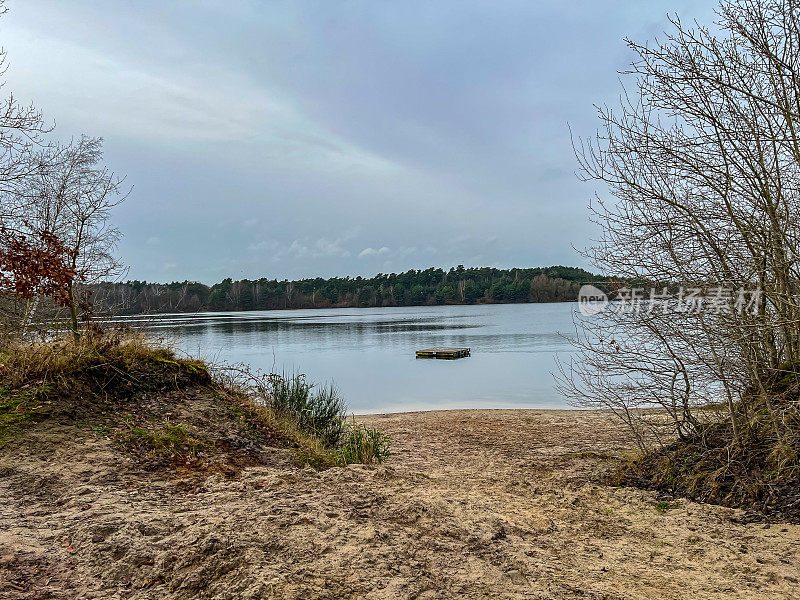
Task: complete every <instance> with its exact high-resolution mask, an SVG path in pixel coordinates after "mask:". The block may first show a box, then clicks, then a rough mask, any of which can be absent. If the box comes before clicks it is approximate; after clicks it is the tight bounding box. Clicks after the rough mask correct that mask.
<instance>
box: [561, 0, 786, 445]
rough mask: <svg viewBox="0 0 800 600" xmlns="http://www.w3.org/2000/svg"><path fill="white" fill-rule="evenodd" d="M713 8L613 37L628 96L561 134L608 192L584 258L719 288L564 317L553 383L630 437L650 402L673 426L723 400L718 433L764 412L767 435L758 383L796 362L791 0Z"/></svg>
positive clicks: (775, 414) (683, 428)
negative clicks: (705, 21) (700, 298)
mask: <svg viewBox="0 0 800 600" xmlns="http://www.w3.org/2000/svg"><path fill="white" fill-rule="evenodd" d="M717 14H718V23H717V28H716V29H713V30H712V29H711V28H709V27H704V26H701V25H698V24H693V25H691V26H689V25H686V24H684V23H682V22H681V21H680V19H679V18H677V17H672V18H671V19H670V21H671V24H672V29H671V31H670V32H668V33H667V34H666V37H665V38H664V39H663V40H662V41H657V42H654V43H652V44H641V43H637V42H634V41H630V40H628V42H627V43H628V45H629V47H630V48H631V49H632V50H633V51H634V52H635V53H636V54H637V57H638V58H637V60H636V61H635V62H634V63H633V65H632V68H631V70H630V71H628V72H626V73H625V75H626V76H628V77H629V78H630V79H633V81H634V86H635V93H629V92H628V91H625V92H624V93H623V95H622V98H621V103H620V106H618V107H616V108H614V109H611V108H609V107H599V108H598V115H599V118H600V120H601V122H602V128H601V130H600V132H599V133H598V134H597V136H596V137H595V138H593V139H591V140H588V141H584V142H581V143H579V144H577V145H576V150H577V154H578V158H579V161H580V164H581V167H582V172H583V175H584V178H585V179H586V180H589V181H597V182H600V183H602V184H604V186H605V187H606V189H607V190H608V191H609V192H610V195H611V199H610V200H602V199H599V198H598V200H597V202H596V203H594V204H593V206H592V211H593V217H594V219H595V220H596V222H597V223H598V224H599V225H600V227H601V230H602V232H603V233H602V236H601V239H600V240H599V241H598V243H597V245H596V246H595V247H594V248H592V249H591V250H589V251H588V253H587V254H588V256H589V257H590V258H591V260H592V262H593V263H594V265H595V266H596V267H597V268H598V269H600V270H601V271H602V272H604V273H607V274H609V275H614V276H617V277H619V278H620V279H621V280H624V281H644V282H648V284H649V285H653V286H654V287H655V288H656V289H658V288H659V286H662V285H663V286H669V288H670V290H674V289H675V286H677V285H679V284H683V285H686V286H688V287H697V288H702V289H706V290H707V289H708V288H715V289H720V290H731V291H732V292H733V294H732V295H731V296H730V297H728V298H729V300H730V301H729V302H728V303H727V305H726V307H723V308H722V310H719V307H717V308H718V310H715V311H711V310H702V309H701V310H686V306H685V304H683V303H682V302H681V300H682V299H681V298H679V297H678V296H676V294H674V293H670V294H664V298H663V299H662V300H661V301H659V302H657V301H656V299H655V298H653V299H652V300H651V299H650V298H646V299H645V300H644V301H643V302H642V303H641V304H640V306H639V309H638V310H619V309H620V307H621V304H620V303H612V304H611V305H610V307H611V309H609V310H605V311H603V312H602V313H600V314H599V315H594V316H590V317H585V318H579V320H578V323H577V324H578V331H577V336H576V347H577V350H578V354H577V359H576V360H575V361H573V362H572V363H571V364H570V365H566V366H564V367H563V377H562V378H561V381H560V383H561V387H562V390H563V391H564V392H565V393H566V394H568V395H569V396H570V397H572V398H574V399H576V400H577V401H578V402H580V403H582V404H584V405H591V406H602V407H606V408H612V409H613V410H614V411H615V412H616V413H617V414H619V415H621V416H622V417H623V418H624V419H625V420H626V421H627V422H628V423H629V424H630V425H631V427H632V429H633V431H634V432H635V433H636V436H637V439H638V440H639V441H640V443H642V445H644V444H645V440H647V439H651V437H650V436H651V434H653V433H656V434H657V433H659V432H660V431H661V429H660V425H661V424H663V418H662V417H661V416H659V417H658V418H657V419H655V420H654V416H653V414H652V413H649V412H648V411H647V410H641V409H646V408H648V407H653V406H659V407H662V408H664V409H666V412H667V414H668V415H669V416H670V419H669V424H670V430H671V432H677V433H678V434H679V435H681V436H686V435H691V434H693V433H695V432H697V431H698V429H699V428H700V426H701V424H702V423H703V422H705V421H707V419H708V418H709V414H708V411H710V410H712V409H713V410H715V411H717V409H718V408H719V407H720V406H722V407H725V410H724V412H725V414H726V417H725V418H726V419H727V420H728V421H729V422H730V426H731V429H732V432H733V437H734V439H739V438H740V437H741V436H742V435H746V434H747V430H748V428H750V426H751V423H752V418H753V417H754V413H755V412H758V413H759V414H762V413H764V412H765V413H766V414H767V416H766V417H765V418H767V419H768V420H769V421H770V422H771V423H772V425H773V427H772V429H773V430H774V435H775V437H776V440H777V441H778V442H780V440H781V436H782V432H783V428H784V424H785V423H786V421H785V420H784V419H782V414H781V413H780V411H781V410H783V408H781V407H778V406H774V405H773V404H772V403H771V400H770V395H769V393H768V391H769V390H770V388H771V386H772V384H773V383H774V381H775V380H776V377H779V376H780V374H781V373H786V372H791V373H795V372H797V370H798V365H800V327H798V324H800V306H798V302H797V294H798V288H799V287H800V286H798V283H800V270H799V267H800V263H798V259H799V256H798V252H799V251H800V245H799V244H798V241H799V240H800V220H799V219H798V216H799V215H800V2H798V1H797V0H723V2H722V4H721V5H720V8H719V10H718V13H717ZM741 290H749V292H750V294H751V295H750V296H749V300H748V305H747V306H744V307H742V306H739V307H737V306H735V304H736V301H737V300H736V297H735V294H736V293H737V292H740V291H741ZM726 297H727V296H726ZM762 409H764V410H763V411H762ZM792 410H793V409H792ZM717 412H718V411H717ZM659 415H663V412H661V413H659ZM656 423H658V424H659V427H656V425H655V424H656Z"/></svg>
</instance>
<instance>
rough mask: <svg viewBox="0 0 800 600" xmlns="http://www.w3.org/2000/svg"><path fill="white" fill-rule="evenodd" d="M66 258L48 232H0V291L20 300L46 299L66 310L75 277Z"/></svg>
mask: <svg viewBox="0 0 800 600" xmlns="http://www.w3.org/2000/svg"><path fill="white" fill-rule="evenodd" d="M69 257H70V253H69V250H68V249H67V248H66V247H65V246H64V243H63V242H62V241H61V240H59V239H58V238H57V237H56V236H55V235H54V234H53V233H51V232H49V231H41V232H37V233H34V234H30V235H23V234H21V233H16V232H13V231H9V230H7V229H5V228H0V291H1V292H4V293H9V294H13V295H14V296H16V297H18V298H23V299H30V298H33V297H34V296H49V297H51V298H53V300H55V302H56V303H58V304H60V305H61V306H68V305H69V303H70V298H69V287H70V285H71V284H72V281H73V280H74V279H75V276H76V273H75V271H74V270H73V269H72V268H71V267H70V265H69V263H70V261H69Z"/></svg>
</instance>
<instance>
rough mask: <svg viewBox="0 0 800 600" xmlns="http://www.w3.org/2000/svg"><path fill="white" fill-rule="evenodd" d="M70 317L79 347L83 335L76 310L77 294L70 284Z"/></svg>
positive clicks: (74, 337)
mask: <svg viewBox="0 0 800 600" xmlns="http://www.w3.org/2000/svg"><path fill="white" fill-rule="evenodd" d="M69 316H70V319H71V321H72V337H73V339H74V340H75V344H76V345H77V344H78V343H79V342H80V341H81V333H80V331H79V330H78V310H77V309H76V308H75V293H74V291H73V288H72V284H71V283H70V284H69Z"/></svg>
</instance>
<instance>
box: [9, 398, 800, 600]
mask: <svg viewBox="0 0 800 600" xmlns="http://www.w3.org/2000/svg"><path fill="white" fill-rule="evenodd" d="M361 420H362V421H364V422H367V423H369V424H374V425H377V426H379V427H380V428H382V429H384V430H385V431H387V432H389V433H391V434H392V435H393V437H394V440H395V443H394V450H395V452H396V455H395V456H394V457H393V458H392V459H391V460H390V461H389V462H388V463H387V464H386V465H385V466H381V467H376V468H371V467H362V466H351V467H348V468H334V469H330V470H327V471H324V472H315V471H313V470H311V469H309V468H306V469H298V468H296V467H293V466H292V463H291V461H290V456H289V454H288V453H287V451H282V450H269V451H267V453H266V454H265V455H264V461H263V462H264V464H263V465H258V466H251V467H247V468H246V469H244V470H243V471H242V472H241V473H240V474H239V475H238V476H236V477H235V478H233V479H225V478H224V477H223V476H221V475H219V474H214V475H211V476H209V477H207V478H204V479H201V480H192V479H186V478H185V477H181V476H179V475H180V474H178V473H159V474H152V473H145V472H142V471H141V470H137V469H136V468H135V465H134V464H132V459H131V458H129V457H126V456H124V455H121V454H120V453H119V452H117V451H116V450H114V449H112V448H111V447H110V444H109V442H108V441H107V440H106V439H104V438H102V437H100V436H97V435H94V436H86V437H84V438H83V439H80V440H76V439H75V436H74V435H73V436H68V435H65V436H64V442H63V445H61V446H60V450H59V451H58V452H57V453H56V456H52V455H49V454H48V455H45V454H43V453H42V452H40V451H39V449H37V445H36V440H35V437H32V438H31V441H30V442H29V444H28V446H27V450H26V451H25V452H23V453H22V454H20V453H19V452H16V453H15V455H14V456H9V455H3V456H1V457H0V475H2V478H0V597H3V598H15V597H26V598H44V597H52V598H78V597H80V598H195V597H212V598H231V599H233V598H298V599H300V598H304V599H305V598H375V599H377V598H386V599H394V598H492V599H494V598H609V599H610V598H652V599H659V600H661V599H665V598H691V599H693V600H698V599H701V598H725V599H728V598H776V599H777V598H780V599H782V600H783V599H787V598H800V526H797V525H775V524H773V525H771V526H765V525H763V524H739V523H737V522H736V521H735V519H736V516H737V513H736V512H735V511H733V510H730V509H725V508H720V507H715V506H706V505H700V504H695V503H691V502H688V501H678V502H677V503H675V504H676V506H675V508H672V509H671V510H669V511H667V512H666V513H663V514H662V513H660V512H658V511H657V510H656V509H655V506H654V505H655V502H656V501H657V499H658V498H657V496H656V495H655V494H653V493H649V492H642V491H638V490H631V489H614V488H609V487H604V486H598V485H595V484H593V483H591V482H590V480H591V477H592V474H593V472H594V471H595V470H596V469H597V468H599V466H600V465H602V464H603V458H604V457H605V456H607V455H609V454H613V453H618V452H621V451H623V450H624V448H625V447H626V440H625V434H624V431H623V430H621V429H619V428H618V427H616V426H615V425H613V424H612V423H610V422H609V421H607V420H606V418H605V417H604V416H602V415H598V414H597V413H591V412H569V411H442V412H429V413H406V414H397V415H374V416H368V417H361ZM78 437H80V436H78ZM732 519H733V520H732Z"/></svg>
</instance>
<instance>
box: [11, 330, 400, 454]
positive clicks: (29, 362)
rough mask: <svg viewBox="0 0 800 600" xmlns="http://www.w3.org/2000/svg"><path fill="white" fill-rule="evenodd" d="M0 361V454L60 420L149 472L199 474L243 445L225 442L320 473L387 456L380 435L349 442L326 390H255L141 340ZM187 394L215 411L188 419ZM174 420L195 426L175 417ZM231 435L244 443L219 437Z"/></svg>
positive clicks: (296, 379) (340, 408)
mask: <svg viewBox="0 0 800 600" xmlns="http://www.w3.org/2000/svg"><path fill="white" fill-rule="evenodd" d="M0 361H1V362H0V381H2V382H3V386H2V387H0V444H4V443H5V442H8V441H10V440H14V439H21V438H24V435H25V432H26V430H27V428H28V427H33V426H35V425H36V424H37V423H39V422H43V421H46V420H48V419H49V418H51V417H52V416H53V415H56V414H60V415H68V416H69V418H68V420H69V421H76V422H77V421H80V422H85V423H87V427H90V428H91V429H92V430H93V431H94V432H95V433H96V434H98V435H102V436H104V437H108V438H109V439H110V440H112V442H113V443H114V444H115V445H116V446H117V447H118V448H120V449H121V450H123V451H127V452H131V453H133V454H136V455H138V456H140V457H141V458H142V459H143V460H144V461H145V462H146V463H148V464H152V465H157V464H172V463H175V462H178V463H182V464H183V463H186V464H192V465H195V466H198V465H204V464H206V463H208V461H209V460H210V458H209V457H212V458H213V457H214V456H221V455H224V454H226V453H229V452H233V453H234V454H236V452H237V450H236V447H238V446H239V445H242V444H245V442H240V443H237V444H235V445H234V446H232V447H228V446H229V445H230V441H225V440H229V439H230V438H231V436H232V435H233V437H237V436H238V437H241V436H243V435H244V436H245V437H246V438H247V437H251V438H252V439H253V441H252V442H247V444H245V445H251V446H252V445H253V444H255V446H254V447H256V446H258V445H265V446H279V447H288V448H294V449H295V452H296V454H297V455H298V457H305V458H304V459H303V460H301V461H300V462H303V463H308V464H312V465H314V466H317V467H320V468H322V467H329V466H333V465H341V464H349V463H352V462H365V463H372V462H381V461H383V460H384V459H385V458H386V457H387V456H388V455H389V453H388V438H386V437H385V436H383V435H382V434H380V433H379V432H374V431H370V432H369V433H368V435H366V436H361V435H360V434H359V436H357V437H355V438H354V437H352V436H349V435H348V432H350V431H351V429H352V428H351V427H350V426H347V425H346V424H345V410H346V405H345V403H344V401H343V400H342V399H341V398H340V397H339V396H338V395H337V393H336V391H335V390H334V389H332V388H330V387H329V388H317V387H316V386H314V385H312V384H309V383H307V382H306V379H305V377H303V376H302V375H293V376H289V377H282V376H278V375H274V374H270V375H268V376H265V377H263V378H259V382H260V383H259V385H258V386H254V385H253V381H252V380H248V379H246V378H244V377H242V374H243V373H246V372H247V373H249V371H247V370H246V368H244V367H242V368H239V369H212V370H211V371H212V372H213V373H214V376H212V375H211V374H209V369H208V367H207V366H206V365H205V364H204V363H203V362H201V361H197V360H193V359H185V358H180V357H178V356H176V355H175V353H174V352H173V351H171V350H170V349H168V348H165V347H161V346H157V345H154V344H153V343H152V342H150V341H148V340H147V339H146V338H145V337H143V336H141V335H131V334H122V333H113V334H107V335H98V336H95V337H93V338H87V337H82V338H80V339H79V341H78V342H77V343H76V342H75V341H74V339H73V338H72V337H70V338H69V339H66V340H57V341H53V342H46V343H31V342H27V343H25V342H18V343H16V344H13V345H10V346H7V347H5V348H4V349H2V351H0ZM193 394H195V395H196V394H200V395H202V396H204V397H205V398H207V399H209V402H211V403H212V404H216V405H218V406H219V407H220V410H219V411H217V412H214V413H213V414H212V415H211V416H209V415H206V416H205V417H202V418H200V417H198V416H197V415H194V416H193V417H192V415H193V409H192V407H191V403H192V401H191V400H187V398H189V397H191V396H192V395H193ZM187 403H188V405H187ZM176 410H177V411H178V412H179V413H180V411H184V412H187V413H188V415H189V417H192V418H193V419H194V420H195V421H196V423H194V424H192V423H190V422H187V421H186V419H187V418H189V417H186V416H184V417H183V418H182V417H180V416H178V417H176V416H175V414H174V413H175V411H176ZM231 427H233V428H234V430H239V429H241V431H244V432H250V433H247V434H244V433H237V434H230V433H228V434H226V433H224V431H225V430H226V429H230V428H231ZM359 431H360V430H359ZM375 440H379V441H380V444H379V447H378V449H377V451H376V450H375V449H373V446H374V441H375Z"/></svg>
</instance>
